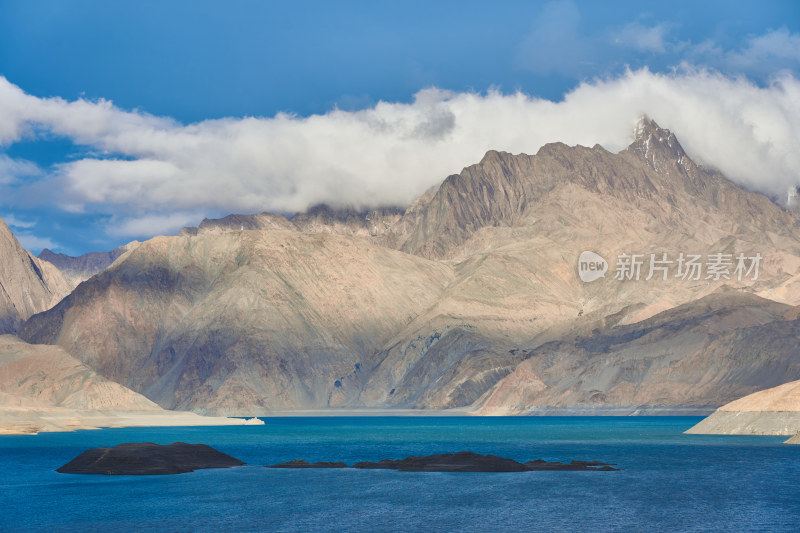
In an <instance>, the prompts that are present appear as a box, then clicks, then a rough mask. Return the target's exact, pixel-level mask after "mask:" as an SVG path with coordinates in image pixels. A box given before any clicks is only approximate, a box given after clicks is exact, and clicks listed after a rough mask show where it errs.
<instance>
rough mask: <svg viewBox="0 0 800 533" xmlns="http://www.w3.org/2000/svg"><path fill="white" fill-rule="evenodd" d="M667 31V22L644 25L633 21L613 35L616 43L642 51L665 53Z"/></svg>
mask: <svg viewBox="0 0 800 533" xmlns="http://www.w3.org/2000/svg"><path fill="white" fill-rule="evenodd" d="M666 33H667V26H666V25H665V24H656V25H655V26H644V25H643V24H641V23H639V22H631V23H630V24H627V25H625V27H624V28H622V29H621V30H620V31H618V32H616V33H615V34H614V35H613V41H614V44H617V45H621V46H629V47H631V48H634V49H635V50H639V51H642V52H654V53H661V54H663V53H664V52H665V51H666V43H665V40H664V37H665V36H666Z"/></svg>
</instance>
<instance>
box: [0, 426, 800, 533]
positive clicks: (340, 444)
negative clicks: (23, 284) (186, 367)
mask: <svg viewBox="0 0 800 533" xmlns="http://www.w3.org/2000/svg"><path fill="white" fill-rule="evenodd" d="M700 419H701V418H699V417H442V418H438V417H341V418H339V417H320V418H305V417H301V418H265V419H264V420H265V421H266V424H265V425H263V426H225V427H202V428H123V429H104V430H97V431H77V432H72V433H43V434H41V435H32V436H3V437H0V487H1V490H0V509H2V514H1V515H0V530H2V531H45V530H46V531H131V530H136V531H219V530H226V531H231V532H233V531H515V532H516V531H536V530H541V531H576V530H578V531H586V532H589V531H592V532H593V531H652V530H658V531H771V532H772V531H797V530H798V528H799V527H800V483H798V482H797V480H798V479H800V460H798V459H800V446H790V445H782V444H781V442H782V441H783V440H785V439H786V438H787V437H751V436H747V437H745V436H706V435H684V434H683V431H685V430H686V429H688V428H689V427H691V426H692V425H694V424H695V423H696V422H698V421H699V420H700ZM176 441H183V442H190V443H204V444H208V445H210V446H213V447H214V448H216V449H218V450H220V451H222V452H225V453H227V454H229V455H232V456H234V457H236V458H238V459H241V460H242V461H245V462H247V463H248V466H244V467H239V468H232V469H218V470H200V471H197V472H192V473H188V474H180V475H174V476H88V475H74V474H59V473H57V472H55V471H54V470H55V469H56V468H58V467H59V466H61V465H63V464H64V463H66V462H68V461H69V460H71V459H72V458H74V457H75V456H76V455H78V454H80V453H81V452H83V451H84V450H86V449H88V448H93V447H98V446H113V445H116V444H119V443H122V442H156V443H159V444H168V443H171V442H176ZM462 450H470V451H473V452H477V453H484V454H485V453H492V454H496V455H501V456H504V457H510V458H512V459H516V460H518V461H521V462H524V461H529V460H533V459H545V460H547V461H571V460H573V459H581V460H598V461H603V462H608V463H616V464H617V465H618V467H619V468H622V469H623V470H622V471H618V472H522V473H437V472H399V471H394V470H355V469H345V470H316V469H311V470H281V469H267V468H263V465H267V464H274V463H277V462H282V461H289V460H293V459H306V460H308V461H323V460H327V461H345V462H347V463H348V464H351V463H352V462H357V461H363V460H369V461H377V460H380V459H400V458H404V457H407V456H409V455H429V454H434V453H447V452H457V451H462Z"/></svg>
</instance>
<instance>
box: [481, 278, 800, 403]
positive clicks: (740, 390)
mask: <svg viewBox="0 0 800 533" xmlns="http://www.w3.org/2000/svg"><path fill="white" fill-rule="evenodd" d="M796 315H797V312H796V308H793V307H790V306H787V305H784V304H779V303H776V302H773V301H770V300H765V299H763V298H759V297H757V296H754V295H749V294H743V293H740V292H737V291H732V290H728V291H721V292H718V293H714V294H712V295H709V296H706V297H704V298H701V299H700V300H696V301H694V302H690V303H687V304H684V305H681V306H678V307H676V308H674V309H670V310H668V311H664V312H662V313H659V314H658V315H656V316H654V317H652V318H649V319H647V320H643V321H641V322H637V323H634V324H629V325H623V326H616V327H612V328H608V329H605V330H603V331H597V330H595V331H594V332H592V333H590V334H588V335H586V334H578V335H575V336H574V337H573V336H569V337H568V338H566V339H562V340H559V341H555V342H550V343H545V344H543V345H541V346H539V347H537V348H535V349H533V350H530V351H527V350H523V356H524V361H523V362H522V363H520V364H519V365H517V367H516V368H515V369H514V371H513V372H511V374H509V375H508V376H506V377H505V378H503V379H502V380H500V381H499V382H498V383H497V384H496V385H495V386H494V387H492V389H491V390H490V391H489V392H487V394H486V395H484V397H483V398H481V399H480V400H479V401H478V402H476V405H477V406H478V412H479V413H480V414H493V415H507V414H527V413H530V412H542V411H548V410H549V411H554V410H553V409H552V408H554V407H555V408H559V407H561V408H563V407H573V408H574V407H578V408H584V409H585V410H586V411H587V412H592V411H597V412H602V411H603V408H604V407H606V406H613V407H614V409H615V412H617V413H619V414H625V413H626V412H628V413H630V412H636V411H639V412H641V411H642V410H646V409H648V408H651V409H652V408H656V409H657V408H659V407H663V406H682V407H684V408H686V407H694V408H695V409H696V411H695V412H707V411H708V410H710V409H713V407H716V406H717V405H719V403H720V402H727V401H730V400H732V399H735V398H739V397H741V396H744V395H746V394H749V393H751V392H753V391H756V390H759V389H761V388H763V387H765V386H766V387H769V386H774V385H778V384H781V383H784V382H785V381H786V380H791V379H800V353H798V350H797V340H798V338H800V321H799V320H797V317H796ZM625 407H628V409H627V410H625V409H623V408H625ZM556 411H557V410H556ZM683 411H684V412H688V411H687V410H686V409H684V410H683Z"/></svg>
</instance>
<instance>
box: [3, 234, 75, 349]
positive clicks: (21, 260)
mask: <svg viewBox="0 0 800 533" xmlns="http://www.w3.org/2000/svg"><path fill="white" fill-rule="evenodd" d="M71 289H72V287H71V285H70V283H69V282H68V281H67V280H66V279H65V278H64V276H63V275H61V272H59V271H58V269H57V268H56V267H54V266H53V265H51V264H50V263H46V262H44V261H40V260H39V259H37V258H36V257H34V256H32V255H31V254H30V253H29V252H28V251H26V250H24V249H23V248H22V246H21V245H20V244H19V242H18V241H17V239H16V238H15V237H14V235H13V234H12V233H11V230H10V229H9V228H8V226H7V225H6V223H5V221H3V220H2V219H0V334H2V333H14V332H16V331H17V330H18V329H19V328H20V327H21V326H22V323H23V322H24V321H25V320H27V319H28V318H29V317H30V316H31V315H33V314H35V313H39V312H42V311H45V310H47V309H49V308H50V307H52V306H53V305H55V304H56V303H58V301H59V300H61V299H62V298H63V297H64V296H66V295H67V294H69V291H70V290H71Z"/></svg>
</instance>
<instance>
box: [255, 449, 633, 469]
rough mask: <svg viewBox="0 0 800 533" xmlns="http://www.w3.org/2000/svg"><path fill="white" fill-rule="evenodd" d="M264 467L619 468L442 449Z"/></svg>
mask: <svg viewBox="0 0 800 533" xmlns="http://www.w3.org/2000/svg"><path fill="white" fill-rule="evenodd" d="M267 468H359V469H365V470H367V469H388V470H400V471H403V472H534V471H544V470H561V471H564V470H573V471H574V470H582V471H585V470H593V471H613V470H620V469H619V468H614V466H613V465H611V464H607V463H601V462H599V461H572V462H569V463H560V462H547V461H543V460H541V459H537V460H535V461H528V462H526V463H520V462H517V461H515V460H513V459H508V458H507V457H499V456H497V455H481V454H478V453H474V452H458V453H443V454H438V455H426V456H423V457H406V458H405V459H382V460H381V461H378V462H370V461H362V462H359V463H355V464H354V465H352V466H349V465H347V464H345V463H344V462H329V461H321V462H318V463H309V462H307V461H304V460H303V459H297V460H295V461H288V462H286V463H278V464H275V465H270V466H268V467H267Z"/></svg>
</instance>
